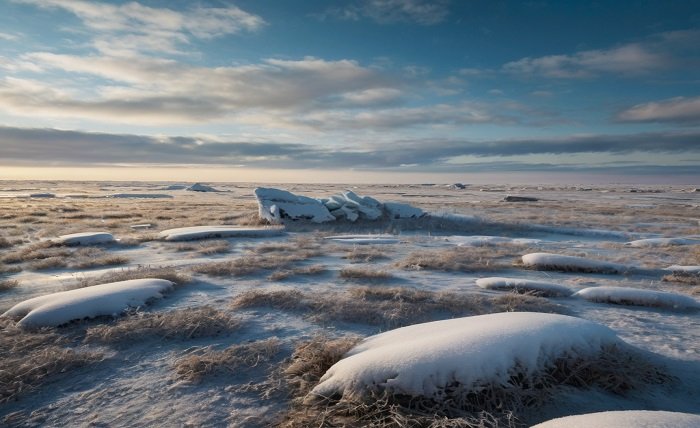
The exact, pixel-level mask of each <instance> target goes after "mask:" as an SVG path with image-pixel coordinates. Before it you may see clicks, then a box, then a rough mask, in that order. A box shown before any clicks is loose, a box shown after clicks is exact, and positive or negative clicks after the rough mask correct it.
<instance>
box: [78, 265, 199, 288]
mask: <svg viewBox="0 0 700 428" xmlns="http://www.w3.org/2000/svg"><path fill="white" fill-rule="evenodd" d="M144 278H158V279H167V280H168V281H170V282H172V283H173V284H175V285H183V284H185V283H187V282H189V281H191V280H192V277H191V276H190V275H189V274H187V273H185V272H181V271H179V270H178V268H176V267H172V266H171V267H168V266H165V267H150V266H139V267H137V268H133V269H122V270H118V271H111V272H107V273H105V274H104V275H101V276H98V277H86V278H82V279H81V280H80V281H79V282H78V283H77V284H75V285H73V286H71V287H69V288H83V287H90V286H92V285H98V284H105V283H108V282H118V281H127V280H130V279H144Z"/></svg>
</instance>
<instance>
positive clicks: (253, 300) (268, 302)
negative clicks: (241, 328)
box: [231, 288, 307, 310]
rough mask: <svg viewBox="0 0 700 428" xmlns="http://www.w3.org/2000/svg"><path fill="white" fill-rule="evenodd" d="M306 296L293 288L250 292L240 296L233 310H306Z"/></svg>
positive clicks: (235, 300) (236, 299)
mask: <svg viewBox="0 0 700 428" xmlns="http://www.w3.org/2000/svg"><path fill="white" fill-rule="evenodd" d="M305 299H306V295H305V294H304V293H302V292H301V291H299V290H294V289H291V288H288V289H281V290H248V291H244V292H243V293H241V294H239V295H238V296H237V297H236V298H235V299H234V300H233V302H232V303H231V307H232V308H233V309H245V308H257V307H268V308H273V309H280V310H297V309H304V308H306V306H307V305H306V303H305V302H304V301H305Z"/></svg>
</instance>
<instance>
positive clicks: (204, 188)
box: [185, 183, 220, 192]
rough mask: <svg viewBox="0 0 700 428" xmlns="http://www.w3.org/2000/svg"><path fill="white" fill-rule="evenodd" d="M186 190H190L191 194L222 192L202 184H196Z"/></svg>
mask: <svg viewBox="0 0 700 428" xmlns="http://www.w3.org/2000/svg"><path fill="white" fill-rule="evenodd" d="M185 190H189V191H191V192H220V190H217V189H215V188H213V187H211V186H207V185H205V184H201V183H195V184H193V185H191V186H190V187H188V188H186V189H185Z"/></svg>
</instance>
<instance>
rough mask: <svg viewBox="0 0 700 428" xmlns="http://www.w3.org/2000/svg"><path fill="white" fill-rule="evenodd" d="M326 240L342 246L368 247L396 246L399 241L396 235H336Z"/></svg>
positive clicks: (327, 237)
mask: <svg viewBox="0 0 700 428" xmlns="http://www.w3.org/2000/svg"><path fill="white" fill-rule="evenodd" d="M325 239H328V240H330V241H334V242H339V243H342V244H354V245H367V244H396V243H398V242H399V240H398V239H397V238H396V236H394V235H334V236H326V238H325Z"/></svg>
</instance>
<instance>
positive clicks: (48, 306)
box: [2, 278, 173, 328]
mask: <svg viewBox="0 0 700 428" xmlns="http://www.w3.org/2000/svg"><path fill="white" fill-rule="evenodd" d="M172 286H173V283H172V282H170V281H166V280H164V279H153V278H148V279H132V280H128V281H120V282H110V283H107V284H100V285H94V286H92V287H85V288H79V289H77V290H70V291H62V292H60V293H53V294H47V295H45V296H39V297H35V298H33V299H29V300H25V301H24V302H21V303H18V304H17V305H15V306H13V307H12V308H10V310H8V311H7V312H5V313H4V314H2V316H3V317H10V318H21V319H20V320H19V322H18V323H17V325H19V326H22V327H29V328H35V327H55V326H58V325H61V324H65V323H67V322H70V321H73V320H79V319H83V318H94V317H97V316H101V315H116V314H119V313H121V312H123V311H124V310H126V309H128V308H130V307H137V306H142V305H144V304H145V303H146V302H147V301H149V300H151V299H156V298H161V297H163V294H162V293H163V292H165V291H167V290H169V289H171V288H172Z"/></svg>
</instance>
